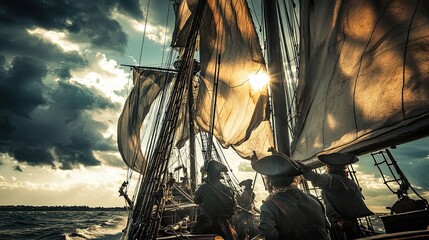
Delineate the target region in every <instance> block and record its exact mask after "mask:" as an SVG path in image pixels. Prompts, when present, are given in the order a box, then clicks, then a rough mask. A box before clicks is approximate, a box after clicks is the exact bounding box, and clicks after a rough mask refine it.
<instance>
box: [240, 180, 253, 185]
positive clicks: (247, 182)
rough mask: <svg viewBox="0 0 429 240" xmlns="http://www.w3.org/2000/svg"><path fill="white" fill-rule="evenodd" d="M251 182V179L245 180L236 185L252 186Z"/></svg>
mask: <svg viewBox="0 0 429 240" xmlns="http://www.w3.org/2000/svg"><path fill="white" fill-rule="evenodd" d="M252 183H253V180H252V179H246V180H243V181H241V182H240V183H239V184H238V185H239V186H252Z"/></svg>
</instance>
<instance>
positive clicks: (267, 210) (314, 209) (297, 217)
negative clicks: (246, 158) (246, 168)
mask: <svg viewBox="0 0 429 240" xmlns="http://www.w3.org/2000/svg"><path fill="white" fill-rule="evenodd" d="M252 167H253V169H254V170H255V171H256V172H259V173H260V174H262V175H265V176H266V178H267V180H268V183H267V184H270V185H271V187H272V192H271V193H270V195H269V196H268V197H267V199H266V200H265V201H264V202H263V204H262V206H261V215H260V224H259V231H260V233H259V235H258V236H256V237H255V238H253V239H268V240H277V239H309V240H310V239H311V240H313V239H318V240H320V239H329V233H328V228H329V222H328V220H327V218H326V215H325V210H324V207H323V205H322V203H321V202H320V201H319V200H318V199H317V198H316V197H314V196H312V195H310V194H306V193H304V192H302V191H301V190H300V189H298V188H297V184H298V183H297V181H296V179H297V178H296V177H297V176H299V175H301V174H302V170H301V169H300V167H299V166H298V165H297V163H296V162H295V161H294V160H292V159H290V158H289V157H287V156H286V155H284V154H280V153H273V155H271V156H267V157H264V158H261V159H260V160H258V161H255V162H254V163H253V164H252Z"/></svg>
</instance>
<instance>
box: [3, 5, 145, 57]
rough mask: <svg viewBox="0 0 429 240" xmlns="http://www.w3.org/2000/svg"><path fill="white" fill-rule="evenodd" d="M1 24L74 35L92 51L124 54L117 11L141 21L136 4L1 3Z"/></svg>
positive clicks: (122, 33)
mask: <svg viewBox="0 0 429 240" xmlns="http://www.w3.org/2000/svg"><path fill="white" fill-rule="evenodd" d="M0 6H1V10H0V19H1V22H3V23H6V24H7V25H10V24H13V25H14V26H15V27H17V28H18V29H26V28H28V29H31V28H33V27H36V26H37V27H42V28H44V29H48V30H56V31H66V32H70V33H73V34H74V35H75V37H76V38H87V40H88V41H89V42H90V43H92V44H93V45H94V46H95V47H101V48H108V49H110V50H112V48H113V50H117V51H123V50H124V48H125V47H126V44H127V36H126V34H125V32H123V30H122V29H121V26H120V25H119V23H118V22H117V21H116V20H114V19H112V12H113V11H115V10H116V9H118V10H119V11H121V13H123V14H125V15H130V16H131V17H133V18H137V19H142V13H141V11H140V8H139V1H138V0H133V1H116V0H99V1H96V0H93V1H79V0H76V1H66V0H62V1H61V0H57V1H48V0H46V1H25V7H23V3H22V2H21V1H16V0H6V1H2V3H1V5H0Z"/></svg>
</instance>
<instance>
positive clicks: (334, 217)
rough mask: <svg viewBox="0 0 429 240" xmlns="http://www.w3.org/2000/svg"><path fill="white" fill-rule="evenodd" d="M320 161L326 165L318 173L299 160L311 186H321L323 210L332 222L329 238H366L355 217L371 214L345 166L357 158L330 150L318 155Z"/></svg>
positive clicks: (359, 189) (354, 161)
mask: <svg viewBox="0 0 429 240" xmlns="http://www.w3.org/2000/svg"><path fill="white" fill-rule="evenodd" d="M318 158H319V160H320V161H321V162H323V163H325V164H326V173H325V174H319V173H316V172H314V171H311V168H310V167H308V166H305V165H304V164H301V163H300V166H301V168H302V169H303V171H304V174H303V175H304V177H305V179H307V180H310V181H311V183H312V184H313V186H316V187H320V188H321V189H322V198H323V201H324V202H325V204H326V213H327V216H328V219H329V221H330V223H331V225H332V227H331V230H330V234H331V239H333V240H335V239H356V238H360V237H365V234H364V233H363V231H362V230H361V229H360V227H359V223H358V221H357V218H359V217H364V216H369V215H373V214H374V213H373V212H371V210H369V209H368V208H367V206H366V205H365V203H364V201H363V195H362V193H361V190H362V189H361V188H360V187H359V186H358V185H357V184H356V183H355V182H354V181H353V180H352V179H350V178H348V171H347V165H349V164H353V163H356V162H357V161H359V159H358V158H357V157H356V156H355V155H353V154H342V153H333V154H328V155H320V156H319V157H318Z"/></svg>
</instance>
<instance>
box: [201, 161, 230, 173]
mask: <svg viewBox="0 0 429 240" xmlns="http://www.w3.org/2000/svg"><path fill="white" fill-rule="evenodd" d="M205 170H206V171H207V172H228V168H227V167H226V166H225V165H223V164H222V163H220V162H218V161H215V160H212V161H210V162H208V163H207V167H206V168H205Z"/></svg>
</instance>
